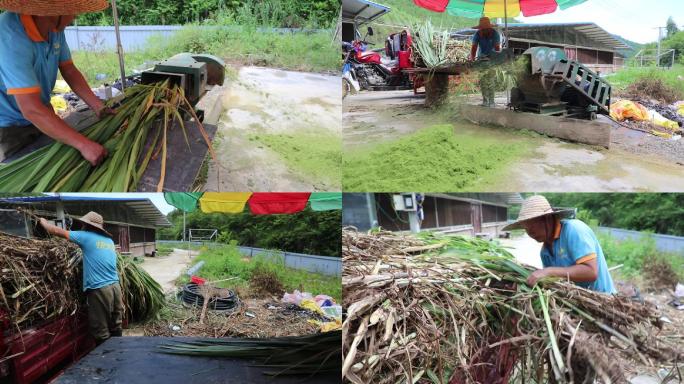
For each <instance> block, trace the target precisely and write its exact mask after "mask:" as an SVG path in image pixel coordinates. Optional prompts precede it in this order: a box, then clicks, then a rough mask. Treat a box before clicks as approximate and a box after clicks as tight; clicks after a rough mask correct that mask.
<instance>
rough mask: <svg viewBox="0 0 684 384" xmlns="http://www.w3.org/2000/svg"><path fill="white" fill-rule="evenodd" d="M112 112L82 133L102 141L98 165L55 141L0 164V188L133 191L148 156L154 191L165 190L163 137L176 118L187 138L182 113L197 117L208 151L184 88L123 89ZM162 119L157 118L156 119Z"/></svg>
mask: <svg viewBox="0 0 684 384" xmlns="http://www.w3.org/2000/svg"><path fill="white" fill-rule="evenodd" d="M117 110H118V112H117V114H116V115H113V116H107V117H104V118H103V119H102V120H100V121H98V122H97V123H95V124H93V125H92V126H90V127H88V128H86V129H85V130H83V131H82V133H83V134H84V135H85V136H86V137H88V138H89V139H91V140H93V141H95V142H98V143H100V144H102V145H103V146H104V147H105V148H106V149H107V151H108V152H109V156H108V157H107V158H106V159H105V160H104V161H103V163H102V164H100V165H99V166H97V167H93V166H91V165H90V163H89V162H88V161H86V160H85V159H84V158H83V157H81V155H80V153H79V152H78V151H77V150H76V149H74V148H71V147H69V146H67V145H64V144H61V143H54V144H52V145H49V146H46V147H43V148H41V149H39V150H36V151H34V152H32V153H30V154H28V155H26V156H24V157H22V158H20V159H17V160H15V161H13V162H11V163H9V164H6V165H0V180H2V183H0V192H41V193H42V192H47V191H52V192H60V191H68V192H79V191H88V192H122V191H134V190H135V189H136V188H137V185H138V182H139V181H140V179H141V177H142V176H143V174H144V172H145V170H146V169H147V165H148V164H149V162H150V160H151V159H153V158H154V159H156V158H158V157H159V156H161V161H162V166H161V173H160V179H159V184H158V187H157V189H158V191H159V192H161V191H162V190H163V188H164V178H165V175H166V159H167V136H168V133H169V130H170V129H171V127H172V126H174V122H178V126H179V127H180V129H181V130H182V131H183V134H184V135H185V138H186V140H187V133H186V131H185V125H184V123H183V117H182V116H183V113H188V114H190V115H191V116H193V117H194V119H195V120H196V121H197V123H198V124H197V126H198V129H199V130H200V132H201V134H202V135H203V137H204V139H205V141H206V143H207V146H208V147H209V151H210V153H211V154H212V157H214V153H213V149H212V146H211V141H210V140H209V137H208V136H207V134H206V132H205V131H204V127H203V126H202V124H200V123H199V119H198V118H197V116H196V115H195V112H194V109H193V107H192V105H191V104H190V103H189V102H188V100H187V99H186V98H185V92H184V90H183V88H181V87H178V86H171V85H169V83H168V81H165V82H162V83H157V84H154V85H135V86H133V87H130V88H128V89H126V91H125V99H124V100H123V102H122V104H121V105H120V106H119V107H118V108H117ZM160 120H161V121H160Z"/></svg>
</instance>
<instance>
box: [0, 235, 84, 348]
mask: <svg viewBox="0 0 684 384" xmlns="http://www.w3.org/2000/svg"><path fill="white" fill-rule="evenodd" d="M80 260H81V257H80V252H79V250H78V247H77V246H76V245H75V244H72V243H69V242H68V241H66V240H62V239H50V240H29V239H25V238H22V237H18V236H12V235H8V234H4V233H0V324H2V322H3V321H2V320H3V317H4V318H6V319H7V320H9V323H10V325H12V326H13V327H17V328H19V329H22V328H26V327H30V326H31V325H33V324H36V323H38V322H42V321H45V320H50V319H54V318H56V317H58V316H60V315H71V314H73V313H75V312H76V311H77V310H78V306H79V298H80V295H81V289H80V288H81V281H82V278H81V268H80V264H81V263H80ZM0 336H1V333H0ZM1 357H2V356H0V358H1Z"/></svg>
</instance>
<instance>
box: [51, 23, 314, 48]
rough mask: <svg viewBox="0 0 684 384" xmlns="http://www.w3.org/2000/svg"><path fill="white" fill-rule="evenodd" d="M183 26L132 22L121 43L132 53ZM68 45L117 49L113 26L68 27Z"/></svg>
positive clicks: (123, 31)
mask: <svg viewBox="0 0 684 384" xmlns="http://www.w3.org/2000/svg"><path fill="white" fill-rule="evenodd" d="M183 28H184V27H183V26H180V25H131V26H122V27H120V28H119V30H120V35H121V46H123V49H124V51H128V52H132V51H137V50H140V49H142V48H144V47H145V45H146V44H147V42H148V41H149V39H150V38H151V37H152V36H161V37H165V38H169V37H171V36H173V34H174V33H176V32H178V31H179V30H181V29H183ZM195 28H198V29H203V30H211V29H217V28H218V29H226V30H234V31H238V30H240V29H241V28H242V27H240V26H203V27H195ZM257 31H258V32H275V33H281V34H285V33H317V32H321V31H323V30H322V29H295V28H268V27H263V28H257ZM64 34H65V37H66V41H67V44H69V47H70V48H71V50H73V51H91V52H93V51H94V52H100V51H116V34H115V32H114V27H108V26H101V27H79V26H75V27H67V28H66V30H65V31H64Z"/></svg>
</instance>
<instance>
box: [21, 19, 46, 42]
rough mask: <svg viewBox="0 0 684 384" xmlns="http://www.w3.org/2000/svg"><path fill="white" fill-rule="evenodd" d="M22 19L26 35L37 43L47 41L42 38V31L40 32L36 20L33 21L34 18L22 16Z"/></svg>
mask: <svg viewBox="0 0 684 384" xmlns="http://www.w3.org/2000/svg"><path fill="white" fill-rule="evenodd" d="M20 18H21V23H22V24H23V25H24V29H25V30H26V34H27V35H28V37H29V38H30V39H31V40H33V41H34V42H36V43H41V42H44V41H45V39H43V36H41V34H40V31H39V30H38V26H36V22H35V20H33V16H31V15H21V16H20Z"/></svg>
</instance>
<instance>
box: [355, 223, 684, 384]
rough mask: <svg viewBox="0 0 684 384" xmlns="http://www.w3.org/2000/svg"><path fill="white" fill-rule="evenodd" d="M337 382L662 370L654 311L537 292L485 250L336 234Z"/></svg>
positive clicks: (575, 378)
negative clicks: (339, 294) (340, 318)
mask: <svg viewBox="0 0 684 384" xmlns="http://www.w3.org/2000/svg"><path fill="white" fill-rule="evenodd" d="M343 258H344V259H343V260H344V272H343V279H342V284H343V289H344V291H343V294H344V306H345V308H347V318H346V319H345V321H344V324H343V358H344V364H343V370H342V376H343V378H344V380H345V381H346V382H353V383H370V382H373V383H416V382H420V383H429V382H432V383H450V384H460V383H488V384H492V383H494V384H495V383H501V384H504V383H511V382H525V383H546V382H559V383H570V382H575V383H580V382H582V381H583V380H584V378H587V377H592V376H593V375H596V376H598V378H600V379H601V380H602V382H604V383H610V382H625V378H624V377H623V376H624V370H623V369H622V367H623V364H624V362H626V361H629V359H636V360H638V361H640V362H642V363H646V364H649V365H652V364H654V363H655V362H672V361H674V360H675V359H676V356H677V355H679V356H682V353H681V351H678V350H676V349H675V348H674V347H673V346H672V345H669V344H667V343H666V342H665V341H663V340H661V339H660V338H659V337H658V335H657V333H658V330H659V327H660V325H661V324H660V320H659V314H658V312H657V311H656V310H655V308H654V307H651V306H647V305H644V304H639V303H635V302H632V301H630V300H629V299H627V298H623V297H613V296H610V295H605V294H601V293H596V292H593V291H589V290H585V289H582V288H579V287H577V286H575V285H574V284H571V283H568V282H564V281H559V280H545V281H542V282H541V283H540V284H538V285H537V286H535V287H529V286H527V285H526V284H525V281H526V278H527V276H528V275H529V273H530V270H529V269H527V268H525V267H523V266H521V265H519V264H517V263H516V262H515V261H514V258H513V257H512V256H511V255H510V254H509V253H508V252H507V251H506V250H505V249H503V248H502V247H500V246H498V245H497V244H496V243H494V242H489V241H485V240H479V239H471V238H464V237H457V236H438V235H434V234H422V236H421V238H417V237H411V236H398V235H395V234H391V233H388V232H380V233H374V234H362V233H358V232H356V231H352V230H344V231H343Z"/></svg>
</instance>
